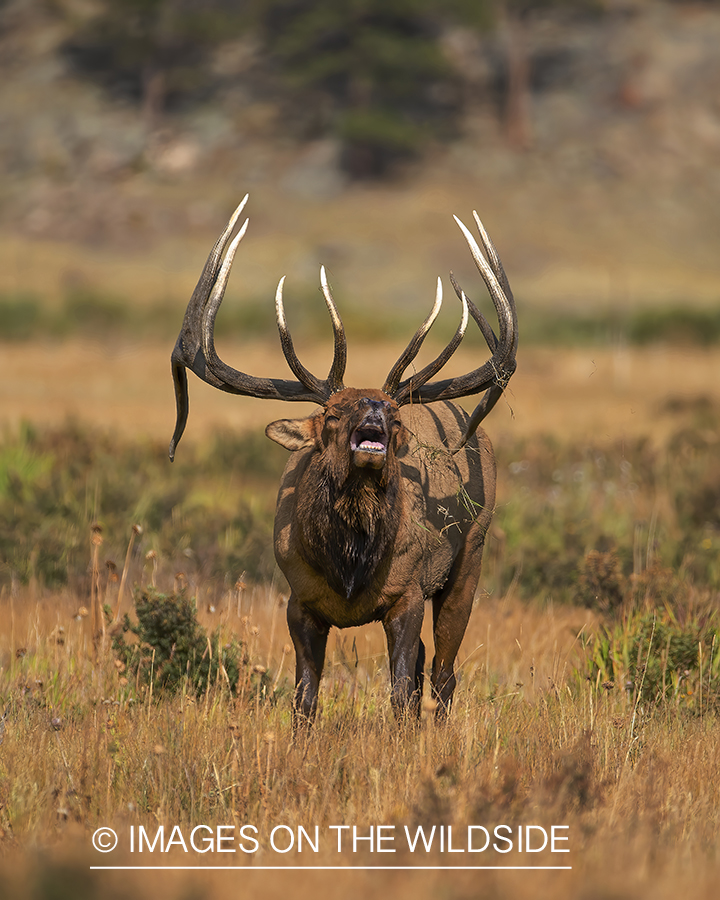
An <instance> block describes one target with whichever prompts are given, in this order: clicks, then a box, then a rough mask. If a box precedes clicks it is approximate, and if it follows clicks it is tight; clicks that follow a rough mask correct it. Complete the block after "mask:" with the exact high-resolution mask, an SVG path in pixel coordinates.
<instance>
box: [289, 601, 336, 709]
mask: <svg viewBox="0 0 720 900" xmlns="http://www.w3.org/2000/svg"><path fill="white" fill-rule="evenodd" d="M287 621H288V628H289V630H290V637H291V638H292V642H293V644H294V646H295V699H294V702H293V723H294V725H297V724H299V723H301V722H306V723H309V722H312V720H313V719H314V718H315V712H316V710H317V701H318V689H319V687H320V676H321V675H322V670H323V665H324V664H325V647H326V646H327V639H328V633H329V631H330V628H329V626H327V625H325V624H324V623H323V622H319V621H318V620H317V619H316V618H315V616H313V615H311V614H310V613H309V612H307V610H305V609H303V607H302V606H301V605H300V603H298V601H297V599H296V597H295V595H294V594H291V595H290V600H289V602H288V609H287Z"/></svg>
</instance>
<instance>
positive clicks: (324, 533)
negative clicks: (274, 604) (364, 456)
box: [303, 470, 400, 600]
mask: <svg viewBox="0 0 720 900" xmlns="http://www.w3.org/2000/svg"><path fill="white" fill-rule="evenodd" d="M398 484H399V479H398V478H397V477H396V478H390V479H389V483H388V482H386V480H385V479H384V478H380V477H378V476H377V475H376V473H374V472H372V473H371V472H368V471H366V470H355V471H354V472H352V473H351V474H350V475H349V476H348V477H347V478H346V479H345V480H344V481H343V483H342V484H336V483H335V482H334V480H333V479H332V477H327V475H326V477H325V478H323V479H321V481H320V489H319V490H318V491H317V492H316V494H315V496H314V498H313V500H312V501H311V503H310V505H309V509H308V512H309V515H308V516H307V518H306V519H305V522H304V527H303V535H304V541H303V544H304V551H305V552H304V555H305V558H306V561H307V562H308V563H309V564H310V565H311V566H312V567H313V568H314V569H315V570H316V571H317V572H320V573H321V574H322V575H324V576H325V578H326V579H327V582H328V584H329V585H330V587H331V588H332V589H333V590H334V591H336V592H337V593H338V594H340V595H341V596H343V597H346V598H347V599H348V600H352V599H353V597H355V596H356V595H357V594H359V593H360V592H361V591H362V590H363V589H364V588H366V587H367V586H368V584H369V583H370V582H371V581H372V579H373V576H374V574H375V572H376V571H377V569H378V566H380V564H381V563H382V562H383V560H384V559H386V558H387V556H388V553H389V552H391V550H392V545H393V542H394V540H395V536H396V534H397V530H398V525H399V520H400V510H399V506H398V503H397V493H398Z"/></svg>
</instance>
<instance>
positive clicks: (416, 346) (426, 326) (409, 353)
mask: <svg viewBox="0 0 720 900" xmlns="http://www.w3.org/2000/svg"><path fill="white" fill-rule="evenodd" d="M442 301H443V289H442V281H441V280H440V278H438V280H437V289H436V291H435V303H434V304H433V308H432V309H431V310H430V313H429V315H428V316H427V318H426V319H425V321H424V322H423V323H422V325H421V326H420V327H419V328H418V330H417V331H416V332H415V334H414V335H413V338H412V340H411V341H410V343H409V344H408V345H407V347H406V348H405V350H403V352H402V355H401V356H400V359H398V361H397V362H396V363H395V365H394V366H393V367H392V369H390V372H389V373H388V376H387V378H386V379H385V384H384V385H383V388H382V389H383V391H385V393H386V394H390V395H391V396H392V395H393V394H394V393H395V391H397V389H398V385H399V384H400V379H401V378H402V377H403V375H404V374H405V370H406V369H407V367H408V366H409V365H410V363H411V362H412V361H413V360H414V359H415V357H416V356H417V355H418V353H419V352H420V348H421V347H422V345H423V341H424V340H425V338H426V337H427V334H428V332H429V331H430V329H431V328H432V325H433V322H434V321H435V319H437V317H438V313H439V312H440V308H441V307H442Z"/></svg>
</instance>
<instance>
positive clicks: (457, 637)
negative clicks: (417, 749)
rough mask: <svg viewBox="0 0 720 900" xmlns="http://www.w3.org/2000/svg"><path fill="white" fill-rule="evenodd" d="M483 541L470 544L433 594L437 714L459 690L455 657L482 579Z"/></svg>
mask: <svg viewBox="0 0 720 900" xmlns="http://www.w3.org/2000/svg"><path fill="white" fill-rule="evenodd" d="M482 551H483V544H482V543H481V544H480V546H479V547H475V548H474V549H473V550H472V552H468V545H467V544H466V546H465V549H464V550H463V552H462V553H461V554H460V556H459V557H458V559H457V560H456V561H455V565H454V567H453V570H452V571H451V573H450V578H449V579H448V582H447V584H446V585H445V587H444V589H443V590H442V591H441V592H440V593H439V594H436V595H435V597H433V638H434V642H435V656H434V657H433V664H432V675H431V679H430V684H431V690H432V696H433V699H434V700H435V701H437V704H438V707H437V712H436V714H437V715H438V716H440V717H442V716H444V715H446V714H447V713H448V711H449V709H450V704H451V702H452V697H453V693H454V691H455V684H456V680H455V658H456V656H457V655H458V651H459V650H460V644H461V643H462V639H463V637H464V635H465V629H466V628H467V624H468V621H469V619H470V613H471V611H472V605H473V598H474V596H475V589H476V588H477V584H478V581H479V580H480V562H481V560H482Z"/></svg>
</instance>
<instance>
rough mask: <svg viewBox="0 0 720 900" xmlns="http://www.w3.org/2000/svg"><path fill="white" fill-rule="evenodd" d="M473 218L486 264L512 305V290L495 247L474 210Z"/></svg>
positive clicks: (513, 299) (513, 300)
mask: <svg viewBox="0 0 720 900" xmlns="http://www.w3.org/2000/svg"><path fill="white" fill-rule="evenodd" d="M473 218H474V219H475V224H476V225H477V230H478V232H479V234H480V240H481V241H482V245H483V249H484V250H485V253H486V254H487V258H488V262H489V263H490V265H491V266H492V270H493V272H494V273H495V275H496V276H497V279H498V281H499V282H500V286H501V287H502V289H503V291H504V292H505V295H506V297H507V298H508V300H509V301H510V303H511V304H514V302H515V298H514V297H513V292H512V288H511V287H510V282H509V281H508V277H507V275H506V274H505V269H504V268H503V264H502V262H501V261H500V257H499V256H498V252H497V250H496V249H495V245H494V244H493V242H492V241H491V240H490V235H489V234H488V233H487V231H486V230H485V226H484V225H483V223H482V222H481V221H480V216H479V215H478V214H477V212H475V210H473Z"/></svg>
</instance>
